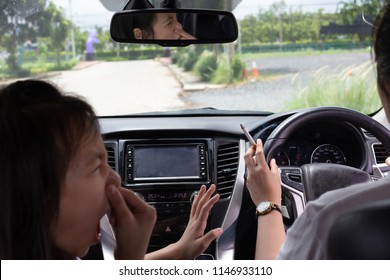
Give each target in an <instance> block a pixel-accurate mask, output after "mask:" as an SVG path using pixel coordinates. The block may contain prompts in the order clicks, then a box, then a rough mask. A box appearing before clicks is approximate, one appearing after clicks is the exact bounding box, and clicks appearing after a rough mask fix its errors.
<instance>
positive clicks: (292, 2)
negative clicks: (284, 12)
mask: <svg viewBox="0 0 390 280" xmlns="http://www.w3.org/2000/svg"><path fill="white" fill-rule="evenodd" d="M210 1H211V0H210ZM284 1H285V3H286V4H287V6H289V7H292V9H297V8H299V7H302V10H304V11H316V10H318V8H320V7H323V8H324V9H325V10H326V11H329V12H335V11H336V6H337V3H338V2H340V0H284ZM52 2H54V3H55V4H56V5H57V6H60V7H62V8H64V10H65V12H66V15H67V17H68V18H70V16H72V19H73V22H75V23H76V25H77V26H80V27H81V28H82V29H86V30H87V29H92V28H93V27H94V26H96V25H97V26H103V27H104V26H105V27H107V28H108V26H109V24H110V20H111V16H112V14H113V13H112V12H109V11H107V10H106V9H105V8H104V6H103V5H102V4H101V3H100V1H99V0H52ZM273 2H275V0H242V1H241V3H240V4H239V5H238V6H237V8H236V9H235V10H234V11H233V13H234V14H235V16H236V17H237V18H238V19H240V18H243V17H244V16H246V15H249V14H256V13H257V12H258V10H259V9H268V8H269V6H270V5H271V4H272V3H273ZM69 3H71V6H70V5H69ZM69 7H71V9H69ZM70 10H71V12H72V13H71V14H70Z"/></svg>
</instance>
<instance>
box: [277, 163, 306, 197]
mask: <svg viewBox="0 0 390 280" xmlns="http://www.w3.org/2000/svg"><path fill="white" fill-rule="evenodd" d="M280 178H281V180H282V183H284V184H286V185H287V186H290V187H292V188H294V189H296V190H298V191H301V192H303V184H302V170H301V169H300V168H285V167H284V168H281V169H280Z"/></svg>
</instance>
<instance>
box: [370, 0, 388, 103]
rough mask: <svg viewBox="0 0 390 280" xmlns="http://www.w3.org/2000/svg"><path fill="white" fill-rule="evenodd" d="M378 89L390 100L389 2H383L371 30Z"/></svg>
mask: <svg viewBox="0 0 390 280" xmlns="http://www.w3.org/2000/svg"><path fill="white" fill-rule="evenodd" d="M373 51H374V56H375V62H376V68H377V79H378V81H377V82H378V87H379V88H380V89H381V91H382V93H383V94H385V95H386V96H387V98H389V99H390V92H389V87H390V83H389V82H390V1H385V4H384V7H383V9H382V10H381V12H380V13H379V15H378V17H377V19H376V21H375V24H374V28H373Z"/></svg>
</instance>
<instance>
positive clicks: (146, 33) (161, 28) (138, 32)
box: [133, 13, 196, 40]
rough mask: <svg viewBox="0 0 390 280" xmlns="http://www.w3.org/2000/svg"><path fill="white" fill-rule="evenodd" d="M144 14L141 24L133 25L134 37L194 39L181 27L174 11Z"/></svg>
mask: <svg viewBox="0 0 390 280" xmlns="http://www.w3.org/2000/svg"><path fill="white" fill-rule="evenodd" d="M144 16H145V18H144V19H143V21H144V24H143V25H140V26H133V34H134V37H135V39H155V40H196V38H195V37H194V36H192V35H191V34H189V33H188V32H186V31H185V30H184V29H183V26H182V25H181V23H180V22H179V21H178V20H177V17H176V14H175V13H155V14H147V15H144ZM147 17H149V18H147ZM147 22H149V23H147Z"/></svg>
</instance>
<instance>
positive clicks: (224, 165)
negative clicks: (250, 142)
mask: <svg viewBox="0 0 390 280" xmlns="http://www.w3.org/2000/svg"><path fill="white" fill-rule="evenodd" d="M238 161H239V146H238V143H230V144H225V145H221V146H219V147H218V154H217V188H218V193H219V195H220V196H221V198H228V197H230V195H231V194H232V192H233V187H234V183H235V181H236V176H237V170H238Z"/></svg>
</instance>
